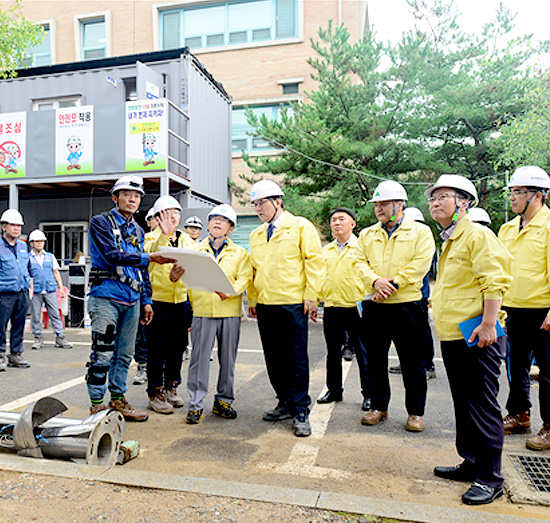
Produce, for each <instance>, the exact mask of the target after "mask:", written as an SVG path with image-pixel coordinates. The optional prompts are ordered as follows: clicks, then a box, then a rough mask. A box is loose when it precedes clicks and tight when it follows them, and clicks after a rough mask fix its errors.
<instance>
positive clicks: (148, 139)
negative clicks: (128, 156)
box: [143, 133, 158, 167]
mask: <svg viewBox="0 0 550 523" xmlns="http://www.w3.org/2000/svg"><path fill="white" fill-rule="evenodd" d="M156 141H157V140H156V138H155V135H154V134H151V133H143V155H144V157H145V161H144V162H143V167H145V166H146V165H149V164H151V163H155V160H154V158H155V156H156V155H157V154H158V153H157V152H156V151H155V150H154V149H153V148H154V147H155V143H156Z"/></svg>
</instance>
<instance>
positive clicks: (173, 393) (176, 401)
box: [166, 383, 184, 409]
mask: <svg viewBox="0 0 550 523" xmlns="http://www.w3.org/2000/svg"><path fill="white" fill-rule="evenodd" d="M166 399H167V401H168V403H170V404H171V405H172V406H173V407H176V409H179V408H180V407H183V404H184V401H183V399H182V397H181V396H180V395H179V394H178V384H177V383H170V384H168V385H167V386H166Z"/></svg>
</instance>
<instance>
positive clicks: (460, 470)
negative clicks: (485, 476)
mask: <svg viewBox="0 0 550 523" xmlns="http://www.w3.org/2000/svg"><path fill="white" fill-rule="evenodd" d="M434 474H435V475H436V476H439V477H440V478H445V479H450V480H452V481H473V480H474V478H475V476H474V473H473V472H472V471H471V470H469V469H468V467H465V466H464V465H457V466H456V467H435V469H434Z"/></svg>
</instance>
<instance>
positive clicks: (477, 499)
mask: <svg viewBox="0 0 550 523" xmlns="http://www.w3.org/2000/svg"><path fill="white" fill-rule="evenodd" d="M502 493H503V490H502V487H491V486H490V485H484V484H483V483H478V482H477V481H474V482H473V483H472V486H471V487H470V488H469V489H468V492H466V493H465V494H464V495H463V496H462V502H463V503H466V505H487V503H492V502H493V501H494V500H495V499H497V498H500V496H502Z"/></svg>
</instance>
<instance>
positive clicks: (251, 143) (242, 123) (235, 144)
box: [231, 105, 289, 153]
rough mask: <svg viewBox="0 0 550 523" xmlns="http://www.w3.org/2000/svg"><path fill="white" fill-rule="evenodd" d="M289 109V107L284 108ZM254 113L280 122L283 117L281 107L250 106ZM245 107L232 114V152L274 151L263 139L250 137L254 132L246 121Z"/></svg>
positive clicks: (236, 109) (236, 108) (237, 108)
mask: <svg viewBox="0 0 550 523" xmlns="http://www.w3.org/2000/svg"><path fill="white" fill-rule="evenodd" d="M284 107H285V108H287V110H288V108H289V106H288V105H285V106H284ZM247 108H248V109H251V110H252V112H253V113H254V114H255V115H256V116H257V117H258V118H260V117H261V116H262V115H265V116H266V117H267V118H268V119H270V120H279V118H280V115H281V106H280V105H259V106H249V107H247ZM247 108H245V107H235V108H233V111H232V112H231V118H232V123H231V149H232V152H234V153H238V152H241V151H247V152H250V151H255V152H262V151H272V150H273V149H272V148H271V147H270V146H269V144H268V143H267V142H266V141H265V140H264V139H262V138H259V137H255V136H249V134H248V133H249V132H252V130H253V129H252V127H251V126H250V125H249V124H248V122H247V121H246V109H247Z"/></svg>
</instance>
